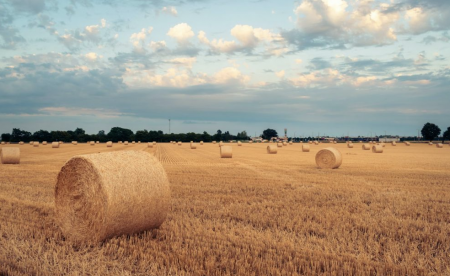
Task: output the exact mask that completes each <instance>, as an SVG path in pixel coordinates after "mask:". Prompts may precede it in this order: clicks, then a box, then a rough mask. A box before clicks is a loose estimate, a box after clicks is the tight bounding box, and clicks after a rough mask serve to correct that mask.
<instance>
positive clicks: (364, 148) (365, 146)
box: [362, 144, 370, 150]
mask: <svg viewBox="0 0 450 276" xmlns="http://www.w3.org/2000/svg"><path fill="white" fill-rule="evenodd" d="M362 149H363V150H370V145H369V144H363V145H362Z"/></svg>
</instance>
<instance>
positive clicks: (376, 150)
mask: <svg viewBox="0 0 450 276" xmlns="http://www.w3.org/2000/svg"><path fill="white" fill-rule="evenodd" d="M372 152H373V153H383V146H381V145H374V146H372Z"/></svg>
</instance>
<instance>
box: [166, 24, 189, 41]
mask: <svg viewBox="0 0 450 276" xmlns="http://www.w3.org/2000/svg"><path fill="white" fill-rule="evenodd" d="M167 35H168V36H170V37H172V38H175V39H176V40H177V42H178V43H179V44H186V43H187V42H188V41H189V39H190V38H191V37H193V36H194V32H193V31H192V28H191V26H189V25H188V24H186V23H180V24H178V25H175V26H173V27H172V28H170V29H169V31H168V32H167Z"/></svg>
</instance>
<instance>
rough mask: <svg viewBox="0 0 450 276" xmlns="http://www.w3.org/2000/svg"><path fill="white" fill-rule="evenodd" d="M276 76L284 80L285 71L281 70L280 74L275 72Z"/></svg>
mask: <svg viewBox="0 0 450 276" xmlns="http://www.w3.org/2000/svg"><path fill="white" fill-rule="evenodd" d="M275 75H276V76H277V77H279V78H280V79H282V78H284V75H285V72H284V70H281V71H279V72H275Z"/></svg>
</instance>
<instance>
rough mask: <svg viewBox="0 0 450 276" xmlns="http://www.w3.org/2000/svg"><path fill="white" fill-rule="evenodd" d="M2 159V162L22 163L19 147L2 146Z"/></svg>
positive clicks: (0, 155) (0, 156) (0, 153)
mask: <svg viewBox="0 0 450 276" xmlns="http://www.w3.org/2000/svg"><path fill="white" fill-rule="evenodd" d="M0 159H1V160H2V164H19V163H20V149H19V148H14V147H11V148H2V151H1V152H0Z"/></svg>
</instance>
